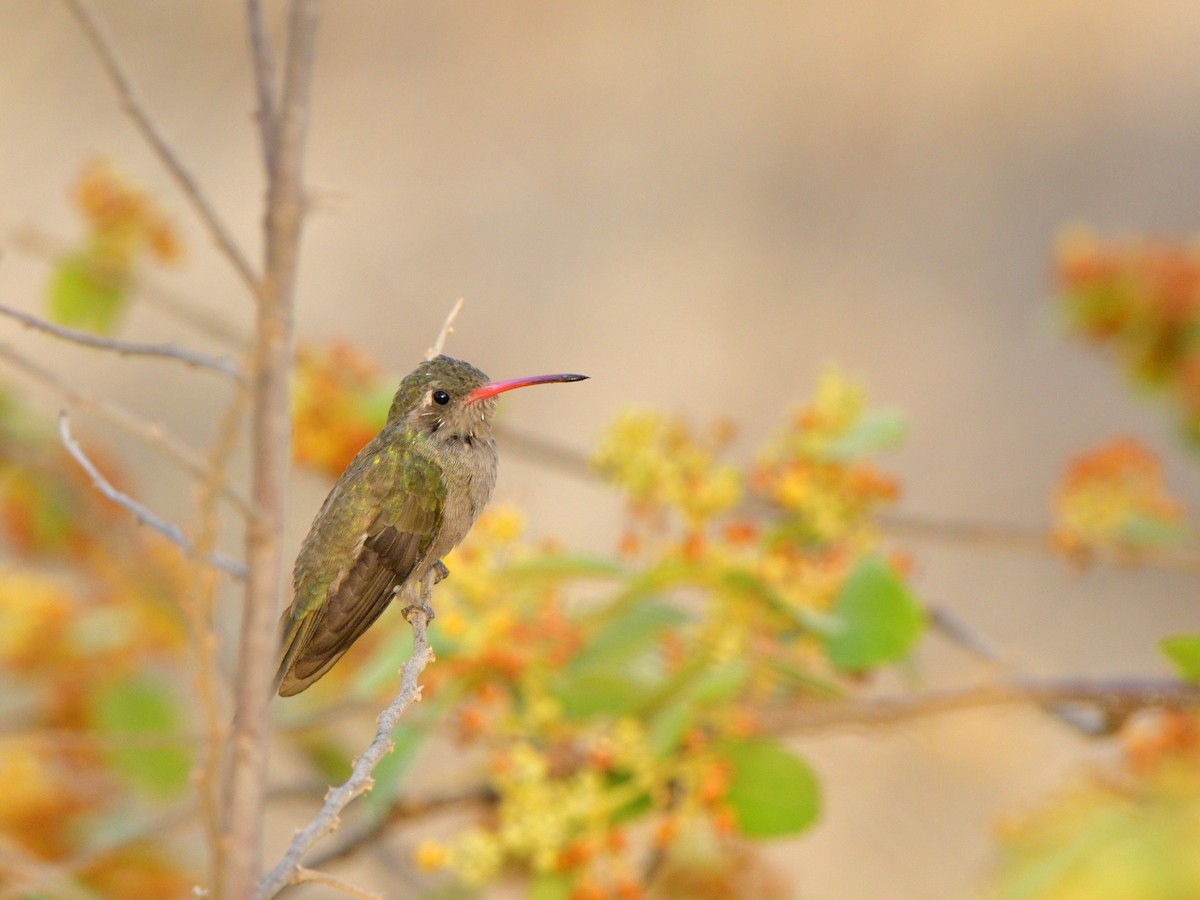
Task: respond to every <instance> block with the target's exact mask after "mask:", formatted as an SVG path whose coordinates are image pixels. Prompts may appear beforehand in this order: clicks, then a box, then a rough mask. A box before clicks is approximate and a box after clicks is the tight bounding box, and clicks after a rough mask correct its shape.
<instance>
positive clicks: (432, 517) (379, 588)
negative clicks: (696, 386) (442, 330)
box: [275, 356, 587, 697]
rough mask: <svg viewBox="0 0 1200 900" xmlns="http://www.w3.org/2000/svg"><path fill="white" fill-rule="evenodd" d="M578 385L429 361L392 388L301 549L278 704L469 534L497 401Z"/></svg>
mask: <svg viewBox="0 0 1200 900" xmlns="http://www.w3.org/2000/svg"><path fill="white" fill-rule="evenodd" d="M585 378H587V376H586V375H538V376H534V377H532V378H516V379H514V380H512V381H488V378H487V376H486V375H484V374H483V373H482V372H480V371H479V370H478V369H476V368H475V367H474V366H472V365H470V364H468V363H465V362H463V361H462V360H458V359H451V358H450V357H448V356H438V357H435V358H434V359H431V360H427V361H426V362H423V363H421V365H419V366H417V368H416V369H415V370H414V371H413V372H412V373H411V374H410V375H408V376H407V377H406V378H405V379H404V380H403V381H402V382H400V388H399V389H398V390H397V391H396V396H395V398H394V399H393V400H392V406H391V409H390V410H389V411H388V417H387V422H386V424H384V426H383V429H382V430H381V431H380V432H379V434H377V435H376V436H375V438H374V439H373V440H371V442H370V443H368V444H367V445H366V446H365V447H363V448H362V450H360V451H359V453H358V455H357V456H356V457H354V460H353V461H352V462H351V463H350V465H349V466H347V467H346V471H345V472H343V473H342V475H341V477H340V478H338V480H337V483H336V484H334V486H333V489H332V490H331V491H330V492H329V496H328V497H326V498H325V502H324V503H323V504H322V505H321V511H320V512H318V513H317V517H316V519H314V520H313V524H312V528H311V529H309V532H308V537H306V538H305V539H304V543H303V544H302V545H301V547H300V555H299V556H298V557H297V558H296V565H295V568H294V570H293V573H292V586H293V589H294V596H293V599H292V605H291V606H289V607H288V609H287V610H286V611H285V612H284V614H283V616H282V618H281V619H280V622H279V624H280V631H281V632H282V635H283V638H282V649H281V655H280V661H279V670H278V672H277V674H276V675H275V685H276V688H277V690H278V691H279V693H280V695H281V696H284V697H290V696H291V695H293V694H298V693H300V692H301V691H302V690H304V689H305V688H307V687H308V686H309V685H310V684H312V683H313V682H314V681H316V680H317V679H318V678H320V677H321V676H322V675H324V674H325V673H326V672H328V671H329V669H330V667H331V666H332V665H333V664H334V663H335V662H337V661H338V659H339V658H340V657H341V655H342V654H343V653H345V652H346V651H347V650H348V649H349V648H350V645H351V644H353V643H354V642H355V641H356V640H358V638H359V636H360V635H362V633H363V632H364V631H366V630H367V628H368V627H369V626H370V625H371V623H372V622H374V621H375V620H376V619H377V618H378V617H379V614H380V613H382V612H383V611H384V609H386V608H387V605H388V604H389V603H391V601H392V598H393V597H395V596H396V595H397V594H398V593H400V592H401V591H402V590H408V589H410V588H414V587H416V586H417V585H419V584H420V583H421V580H422V579H423V578H424V577H425V576H426V574H427V573H428V572H429V570H430V569H431V568H435V567H436V568H437V569H438V572H439V574H440V575H442V576H444V575H445V574H446V570H445V567H444V566H443V565H442V563H441V558H442V557H443V556H444V555H445V554H447V553H449V552H450V550H451V548H453V547H454V546H455V545H457V544H458V542H459V541H461V540H462V539H463V538H464V537H465V536H466V534H467V532H468V531H470V529H471V526H472V525H473V524H475V519H476V517H477V516H478V515H479V513H480V511H481V510H482V509H483V507H484V506H485V505H486V504H487V502H488V499H489V498H490V497H491V495H492V488H493V487H495V485H496V463H497V456H496V442H495V440H494V439H493V438H492V416H493V415H494V414H495V411H496V399H495V398H496V395H497V394H499V393H502V392H503V391H511V390H512V389H514V388H519V387H526V386H527V385H531V384H547V383H550V382H556V381H582V380H583V379H585Z"/></svg>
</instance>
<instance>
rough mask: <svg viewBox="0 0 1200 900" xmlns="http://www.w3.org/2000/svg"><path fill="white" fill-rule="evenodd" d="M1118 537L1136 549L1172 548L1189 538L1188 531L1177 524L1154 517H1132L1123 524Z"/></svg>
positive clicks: (1128, 517)
mask: <svg viewBox="0 0 1200 900" xmlns="http://www.w3.org/2000/svg"><path fill="white" fill-rule="evenodd" d="M1118 536H1119V537H1120V539H1121V540H1122V541H1124V542H1125V543H1127V544H1132V545H1133V546H1135V547H1170V546H1173V545H1175V544H1179V543H1181V542H1182V541H1183V539H1184V538H1185V537H1187V529H1185V528H1184V527H1183V526H1182V525H1180V524H1179V523H1177V522H1165V521H1163V520H1162V519H1156V518H1154V517H1153V516H1137V515H1131V516H1127V517H1126V518H1125V521H1124V522H1122V523H1121V528H1120V531H1119V532H1118Z"/></svg>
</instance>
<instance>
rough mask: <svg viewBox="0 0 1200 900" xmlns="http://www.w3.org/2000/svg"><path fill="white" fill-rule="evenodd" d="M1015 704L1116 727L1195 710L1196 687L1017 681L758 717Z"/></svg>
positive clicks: (812, 723)
mask: <svg viewBox="0 0 1200 900" xmlns="http://www.w3.org/2000/svg"><path fill="white" fill-rule="evenodd" d="M1015 704H1034V705H1037V706H1045V707H1051V708H1054V707H1065V706H1086V707H1091V708H1093V709H1095V710H1097V711H1098V712H1100V713H1101V714H1102V715H1103V716H1105V718H1106V719H1107V720H1108V721H1109V722H1110V723H1112V724H1119V723H1120V722H1121V721H1123V720H1124V719H1125V718H1126V717H1127V716H1128V715H1129V714H1130V713H1133V712H1135V711H1137V710H1139V709H1145V708H1147V707H1156V706H1165V707H1197V706H1200V685H1196V684H1189V683H1187V682H1182V681H1173V680H1166V679H1140V680H1139V679H1112V680H1104V679H1094V680H1093V679H1083V678H1050V679H1033V678H1021V679H1013V680H1011V681H1008V682H1002V683H999V684H988V685H980V686H978V687H969V688H954V689H950V690H944V691H930V692H928V693H924V694H912V695H907V696H901V697H876V698H869V699H863V700H847V701H838V702H834V703H826V704H818V703H814V704H811V705H808V706H794V707H788V708H781V709H771V710H763V711H762V718H763V721H764V722H765V723H766V725H767V728H768V729H769V730H770V731H771V732H772V733H775V734H781V733H794V732H797V731H811V730H817V729H824V728H833V727H838V726H843V727H853V728H860V727H864V726H879V725H893V724H896V723H898V722H905V721H909V720H912V719H918V718H922V717H925V716H931V715H936V714H938V713H946V712H957V711H959V710H967V709H982V708H985V707H990V706H1011V705H1015Z"/></svg>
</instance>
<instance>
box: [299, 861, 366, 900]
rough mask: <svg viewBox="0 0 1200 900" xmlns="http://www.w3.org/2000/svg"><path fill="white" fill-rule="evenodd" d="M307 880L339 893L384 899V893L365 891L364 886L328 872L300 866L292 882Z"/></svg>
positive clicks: (364, 898) (363, 897)
mask: <svg viewBox="0 0 1200 900" xmlns="http://www.w3.org/2000/svg"><path fill="white" fill-rule="evenodd" d="M306 881H311V882H313V883H314V884H323V885H325V886H326V887H328V888H332V889H333V890H335V891H337V892H338V893H341V894H347V895H349V896H351V897H360V898H362V900H383V895H382V894H372V893H371V892H370V891H364V890H363V889H362V888H358V887H355V886H354V885H352V884H350V883H349V882H346V881H342V879H340V878H335V877H333V876H332V875H330V874H328V873H327V872H319V871H317V870H316V869H309V868H306V867H305V866H300V867H299V868H297V869H296V874H295V875H294V876H293V877H292V883H293V884H303V883H304V882H306Z"/></svg>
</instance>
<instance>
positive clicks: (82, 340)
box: [0, 305, 242, 382]
mask: <svg viewBox="0 0 1200 900" xmlns="http://www.w3.org/2000/svg"><path fill="white" fill-rule="evenodd" d="M0 315H4V316H8V317H9V318H10V319H14V320H16V321H17V322H20V323H21V324H22V325H24V326H25V327H26V328H33V329H36V330H37V331H41V332H44V333H46V334H49V335H53V336H54V337H56V338H61V339H62V340H64V341H70V342H71V343H73V344H80V345H82V346H84V347H92V348H94V349H96V350H108V351H110V352H112V353H116V354H117V355H119V356H153V357H158V358H160V359H173V360H175V361H176V362H181V363H183V364H184V365H187V366H194V367H196V368H200V369H211V370H212V371H214V372H220V373H221V374H222V375H227V376H228V377H230V378H232V379H233V380H234V381H238V382H240V381H242V373H241V371H239V369H238V367H237V365H236V363H234V362H233V360H231V359H227V358H225V357H221V356H209V355H208V354H207V353H196V352H195V351H193V350H185V349H183V348H182V347H178V346H176V345H175V344H146V343H142V342H140V341H123V340H120V339H118V338H110V337H100V336H99V335H95V334H91V333H89V332H87V331H77V330H76V329H74V328H67V327H65V326H63V325H55V324H54V323H53V322H47V321H46V320H45V319H42V318H39V317H38V316H35V315H31V314H30V313H27V312H22V311H21V310H19V309H13V308H12V307H11V306H2V305H0Z"/></svg>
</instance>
